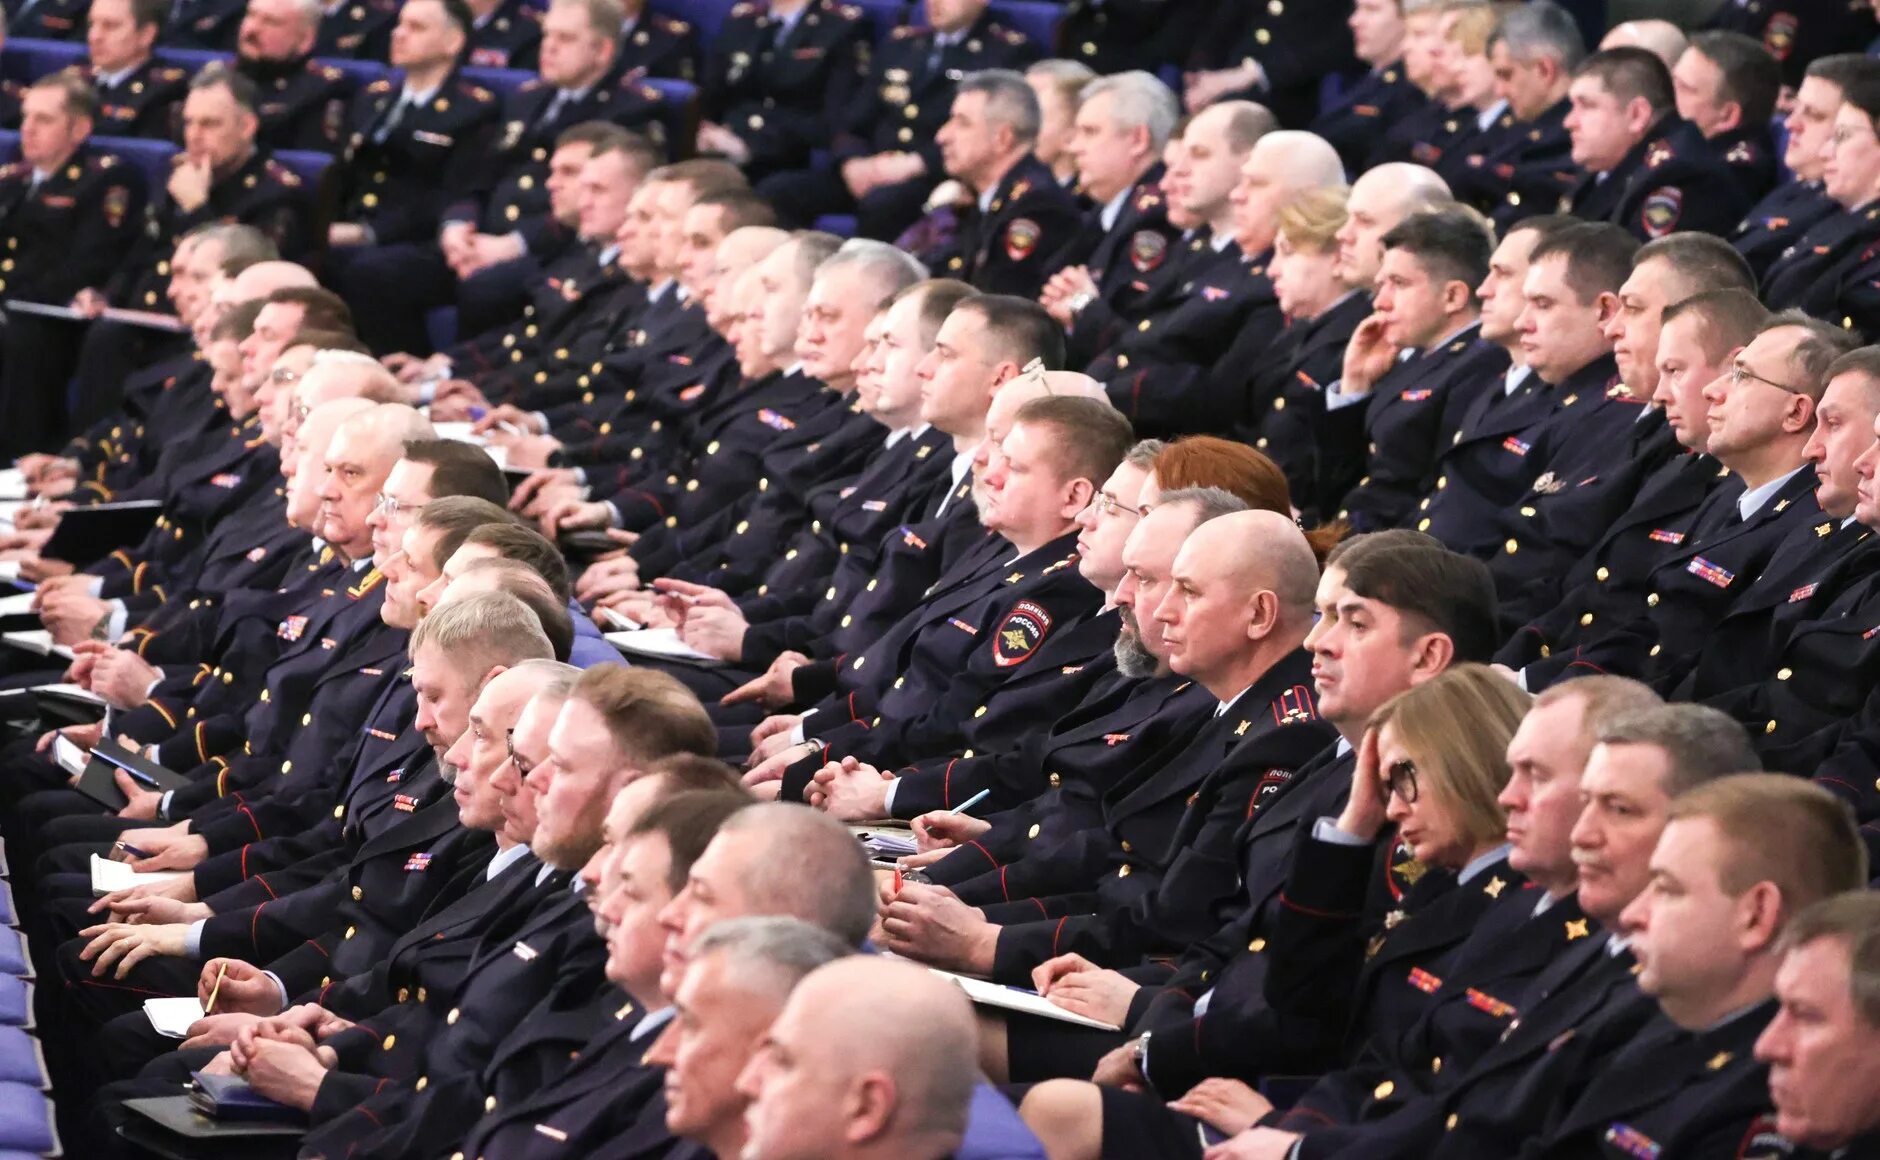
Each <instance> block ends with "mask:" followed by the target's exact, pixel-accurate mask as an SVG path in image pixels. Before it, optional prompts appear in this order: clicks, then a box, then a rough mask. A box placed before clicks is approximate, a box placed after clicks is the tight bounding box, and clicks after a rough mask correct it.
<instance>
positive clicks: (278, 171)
mask: <svg viewBox="0 0 1880 1160" xmlns="http://www.w3.org/2000/svg"><path fill="white" fill-rule="evenodd" d="M262 168H263V169H264V170H265V171H266V172H267V175H268V176H269V177H272V178H273V179H274V180H276V181H278V182H280V183H281V184H282V185H286V186H298V185H299V184H300V174H298V173H295V172H294V171H293V170H291V169H289V168H288V167H287V166H285V165H282V164H281V163H280V162H278V161H276V160H274V159H273V158H272V157H270V158H268V160H267V163H266V164H265V165H263V166H262Z"/></svg>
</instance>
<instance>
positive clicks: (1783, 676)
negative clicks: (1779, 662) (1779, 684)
mask: <svg viewBox="0 0 1880 1160" xmlns="http://www.w3.org/2000/svg"><path fill="white" fill-rule="evenodd" d="M1794 675H1795V670H1794V669H1789V668H1782V669H1777V670H1776V680H1778V681H1786V680H1788V679H1789V678H1790V677H1792V676H1794Z"/></svg>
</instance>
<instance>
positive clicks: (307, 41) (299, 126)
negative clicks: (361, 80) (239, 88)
mask: <svg viewBox="0 0 1880 1160" xmlns="http://www.w3.org/2000/svg"><path fill="white" fill-rule="evenodd" d="M204 2H213V0H204ZM319 31H320V8H319V5H318V4H317V3H316V2H315V0H250V2H249V4H248V8H247V12H246V14H244V15H243V16H242V17H241V28H240V34H239V35H238V36H237V37H236V44H235V67H236V68H238V69H240V70H241V72H242V73H243V74H244V75H246V76H247V77H248V79H249V80H252V81H254V82H255V87H256V88H258V89H260V90H261V104H260V106H259V108H258V109H257V110H256V112H257V113H259V114H260V117H261V129H260V132H259V134H258V136H257V139H258V140H259V141H260V143H261V144H262V145H263V146H265V147H266V148H269V149H315V150H319V151H321V152H324V153H337V152H338V151H339V146H340V139H341V131H342V130H343V129H344V128H345V125H346V95H347V93H346V76H345V74H344V73H342V72H340V70H338V69H337V68H334V67H333V66H332V65H326V64H321V63H319V62H318V61H315V60H313V59H311V57H312V54H313V46H314V42H315V40H316V39H317V38H318V36H319Z"/></svg>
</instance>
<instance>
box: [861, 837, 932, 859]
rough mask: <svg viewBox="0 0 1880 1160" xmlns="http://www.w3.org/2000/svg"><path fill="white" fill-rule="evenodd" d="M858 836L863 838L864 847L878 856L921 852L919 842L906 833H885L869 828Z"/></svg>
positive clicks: (884, 856)
mask: <svg viewBox="0 0 1880 1160" xmlns="http://www.w3.org/2000/svg"><path fill="white" fill-rule="evenodd" d="M856 837H858V838H860V839H861V840H862V846H863V848H865V849H866V850H867V851H868V852H869V853H870V854H873V855H874V856H875V857H877V858H905V857H907V856H908V855H910V854H918V853H920V846H919V844H918V843H916V842H915V841H914V839H913V838H912V837H911V836H910V835H908V834H905V833H901V834H894V833H886V834H884V833H882V832H881V831H880V830H869V831H868V832H866V833H861V834H857V835H856Z"/></svg>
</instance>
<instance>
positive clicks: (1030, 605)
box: [992, 600, 1051, 669]
mask: <svg viewBox="0 0 1880 1160" xmlns="http://www.w3.org/2000/svg"><path fill="white" fill-rule="evenodd" d="M1049 635H1051V613H1050V612H1049V611H1048V610H1046V609H1045V607H1044V606H1043V605H1041V604H1038V603H1037V602H1035V601H1031V600H1021V601H1019V602H1018V603H1017V604H1014V605H1013V606H1012V610H1011V611H1010V612H1008V613H1006V614H1005V619H1004V620H1001V621H1000V622H999V627H998V628H997V629H996V630H994V631H993V634H992V663H993V664H995V665H998V666H999V667H1000V668H1002V669H1009V668H1011V667H1012V666H1013V665H1019V664H1024V663H1025V662H1026V661H1027V660H1029V659H1031V655H1032V654H1033V653H1035V652H1037V651H1038V646H1039V645H1042V644H1043V643H1044V638H1045V637H1047V636H1049Z"/></svg>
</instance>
